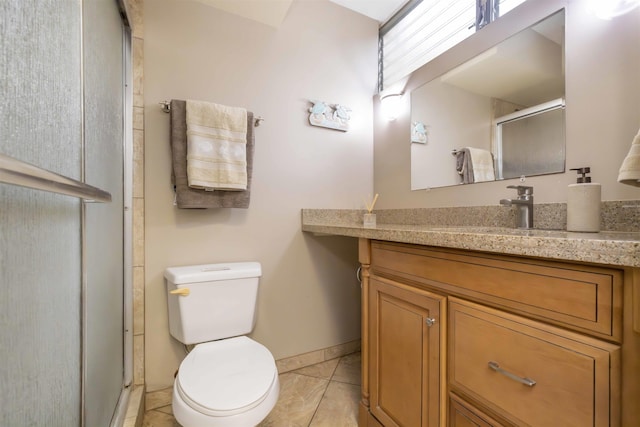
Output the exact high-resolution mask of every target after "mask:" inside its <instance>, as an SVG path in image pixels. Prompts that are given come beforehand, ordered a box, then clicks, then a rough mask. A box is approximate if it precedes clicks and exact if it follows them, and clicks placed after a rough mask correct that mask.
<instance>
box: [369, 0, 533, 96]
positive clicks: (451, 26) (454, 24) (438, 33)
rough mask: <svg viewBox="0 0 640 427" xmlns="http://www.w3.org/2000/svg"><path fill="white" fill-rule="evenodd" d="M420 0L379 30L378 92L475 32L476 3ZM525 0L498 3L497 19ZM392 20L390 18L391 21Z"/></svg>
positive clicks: (501, 0) (452, 0)
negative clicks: (398, 17)
mask: <svg viewBox="0 0 640 427" xmlns="http://www.w3.org/2000/svg"><path fill="white" fill-rule="evenodd" d="M477 1H482V0H448V1H444V0H422V1H421V2H419V3H418V4H415V2H412V3H413V4H411V5H410V6H411V8H412V9H410V11H409V12H406V14H404V16H403V17H402V18H400V19H397V20H393V21H392V22H390V23H389V24H385V25H384V26H382V28H381V29H380V46H379V48H380V52H379V60H380V67H379V73H380V76H379V83H380V88H379V89H380V90H382V89H384V88H385V87H388V86H389V85H390V84H392V83H395V82H397V81H399V80H400V79H402V78H403V77H406V76H407V75H409V74H411V73H412V72H413V71H415V70H417V69H418V68H420V67H422V66H423V65H424V64H426V63H427V62H429V61H431V60H432V59H434V58H435V57H437V56H438V55H440V54H442V53H443V52H445V51H446V50H448V49H450V48H451V47H453V46H455V45H456V44H458V43H460V42H461V41H462V40H464V39H466V38H467V37H469V36H470V35H472V34H473V33H475V31H476V29H475V21H476V2H477ZM524 1H525V0H500V4H499V14H500V16H502V15H504V14H505V13H507V12H509V11H510V10H512V9H513V8H515V7H516V6H517V5H519V4H521V3H523V2H524ZM392 19H393V18H392Z"/></svg>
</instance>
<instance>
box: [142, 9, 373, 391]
mask: <svg viewBox="0 0 640 427" xmlns="http://www.w3.org/2000/svg"><path fill="white" fill-rule="evenodd" d="M144 25H145V37H144V39H145V62H144V70H145V71H144V72H145V81H144V87H145V104H146V105H145V106H146V107H147V108H145V115H146V117H145V129H146V135H145V196H146V197H145V212H146V213H145V220H146V229H145V233H146V234H145V241H146V245H145V248H146V249H145V250H146V258H145V262H146V271H145V274H146V289H145V303H146V306H145V322H146V323H145V325H146V332H145V355H146V361H145V365H146V366H145V368H146V370H145V375H146V384H147V389H148V390H155V389H159V388H163V387H167V386H170V385H171V384H172V381H173V374H174V372H175V370H176V368H177V366H178V363H179V361H180V360H181V359H182V357H183V355H184V351H183V349H182V347H181V345H180V344H178V343H177V342H176V341H175V340H173V339H172V338H171V337H170V336H169V333H168V323H167V322H168V318H167V313H166V294H165V288H164V283H163V276H162V275H163V271H164V269H165V268H166V267H169V266H179V265H189V264H199V263H211V262H226V261H259V262H261V263H262V266H263V277H262V279H261V288H260V294H259V303H258V305H259V307H258V318H257V326H256V329H255V330H254V333H253V337H254V338H255V339H256V340H258V341H260V342H262V343H263V344H265V345H266V346H267V347H268V348H269V349H270V350H271V351H272V353H273V354H274V356H275V357H276V358H282V357H287V356H292V355H298V354H302V353H305V352H309V351H313V350H317V349H321V348H326V347H329V346H333V345H337V344H340V343H344V342H348V341H351V340H355V339H359V337H360V329H359V328H360V320H359V316H360V308H359V305H360V297H359V292H360V288H359V286H358V283H357V282H356V279H355V269H356V266H357V242H356V240H355V239H347V238H338V237H324V238H318V237H314V236H310V235H307V234H303V233H302V232H301V231H300V209H301V208H361V207H362V199H363V198H364V197H366V196H368V195H370V194H371V193H372V192H373V176H372V172H373V148H372V145H373V142H372V141H373V107H372V94H373V93H374V92H375V82H376V68H377V64H376V61H377V23H376V22H375V21H373V20H370V19H369V18H365V17H363V16H361V15H358V14H355V13H353V12H350V11H348V10H346V9H343V8H342V7H340V6H337V5H335V4H333V3H330V2H328V1H326V0H318V1H313V2H307V1H305V2H294V3H293V5H292V7H291V9H290V10H289V13H288V15H287V17H286V18H285V20H284V22H283V24H282V25H281V26H280V28H277V29H276V28H273V27H269V26H267V25H264V24H261V23H258V22H255V21H251V20H248V19H245V18H241V17H239V16H236V15H232V14H229V13H227V12H223V11H220V10H218V9H215V8H212V7H208V6H205V5H203V4H200V3H196V2H191V1H175V0H146V1H145V23H144ZM172 98H175V99H200V100H208V101H213V102H217V103H221V104H227V105H232V106H242V107H246V108H247V109H248V110H251V111H253V112H254V113H255V114H256V115H260V116H263V117H264V118H265V121H264V122H263V124H262V125H261V126H260V127H258V128H256V131H255V135H256V150H255V161H254V172H253V186H252V192H251V206H250V207H249V209H247V210H242V209H218V210H179V209H176V208H175V207H174V206H172V197H173V194H172V190H171V184H170V170H171V169H170V168H171V165H170V158H169V139H168V138H169V115H168V114H165V113H163V112H162V111H161V109H160V107H159V106H158V105H157V103H158V102H160V101H163V100H168V99H172ZM309 99H318V100H323V101H326V102H330V103H341V104H344V105H347V106H349V107H351V108H352V109H353V113H352V119H351V129H350V130H349V131H348V132H346V133H343V132H340V131H335V130H329V129H324V128H317V127H312V126H310V125H309V124H308V115H309V113H308V111H307V109H308V108H309V107H310V104H309V102H308V100H309Z"/></svg>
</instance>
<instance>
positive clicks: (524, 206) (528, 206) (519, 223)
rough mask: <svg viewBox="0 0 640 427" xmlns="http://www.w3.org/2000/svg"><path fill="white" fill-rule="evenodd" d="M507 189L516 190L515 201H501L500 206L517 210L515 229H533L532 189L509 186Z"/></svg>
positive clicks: (522, 186)
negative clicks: (512, 207)
mask: <svg viewBox="0 0 640 427" xmlns="http://www.w3.org/2000/svg"><path fill="white" fill-rule="evenodd" d="M507 188H513V189H516V190H518V198H517V199H502V200H500V204H501V205H504V206H515V207H517V208H518V211H517V214H516V215H517V216H516V228H533V187H527V186H524V185H509V186H507Z"/></svg>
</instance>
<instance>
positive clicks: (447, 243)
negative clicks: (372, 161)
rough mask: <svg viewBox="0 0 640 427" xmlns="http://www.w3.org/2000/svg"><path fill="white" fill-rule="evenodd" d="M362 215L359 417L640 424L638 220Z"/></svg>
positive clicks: (347, 223) (405, 423)
mask: <svg viewBox="0 0 640 427" xmlns="http://www.w3.org/2000/svg"><path fill="white" fill-rule="evenodd" d="M421 214H422V215H424V216H425V217H429V213H428V212H421ZM348 215H350V216H348ZM360 218H361V214H360V213H352V212H350V211H347V215H345V213H343V212H341V211H331V210H303V211H302V230H303V231H306V232H310V233H314V234H315V235H318V236H320V235H340V236H351V237H355V238H358V239H359V240H358V241H359V262H360V264H361V285H362V399H361V402H360V410H359V425H360V427H380V426H386V427H389V426H400V427H436V426H437V427H447V426H448V427H470V426H476V427H480V426H481V427H489V426H493V427H497V426H509V427H513V426H518V427H521V426H522V427H524V426H533V427H585V426H589V427H605V426H608V427H639V426H640V233H639V232H613V231H605V232H600V233H568V232H566V231H561V230H558V231H545V230H517V229H513V228H504V227H485V226H447V225H437V226H435V225H417V224H414V225H411V224H388V223H379V224H378V225H377V227H376V228H375V229H365V228H363V227H362V225H361V222H360Z"/></svg>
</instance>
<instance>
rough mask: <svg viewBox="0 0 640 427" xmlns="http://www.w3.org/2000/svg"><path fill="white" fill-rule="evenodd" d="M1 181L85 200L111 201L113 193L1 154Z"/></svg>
mask: <svg viewBox="0 0 640 427" xmlns="http://www.w3.org/2000/svg"><path fill="white" fill-rule="evenodd" d="M0 182H2V183H5V184H13V185H19V186H21V187H27V188H33V189H36V190H43V191H48V192H50V193H57V194H65V195H67V196H73V197H78V198H80V199H83V200H84V201H85V202H110V201H111V194H110V193H108V192H106V191H104V190H101V189H99V188H96V187H92V186H90V185H88V184H85V183H84V182H80V181H76V180H75V179H71V178H68V177H66V176H63V175H58V174H57V173H54V172H51V171H48V170H46V169H42V168H39V167H37V166H34V165H32V164H29V163H25V162H23V161H20V160H17V159H14V158H13V157H9V156H6V155H4V154H0Z"/></svg>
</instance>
